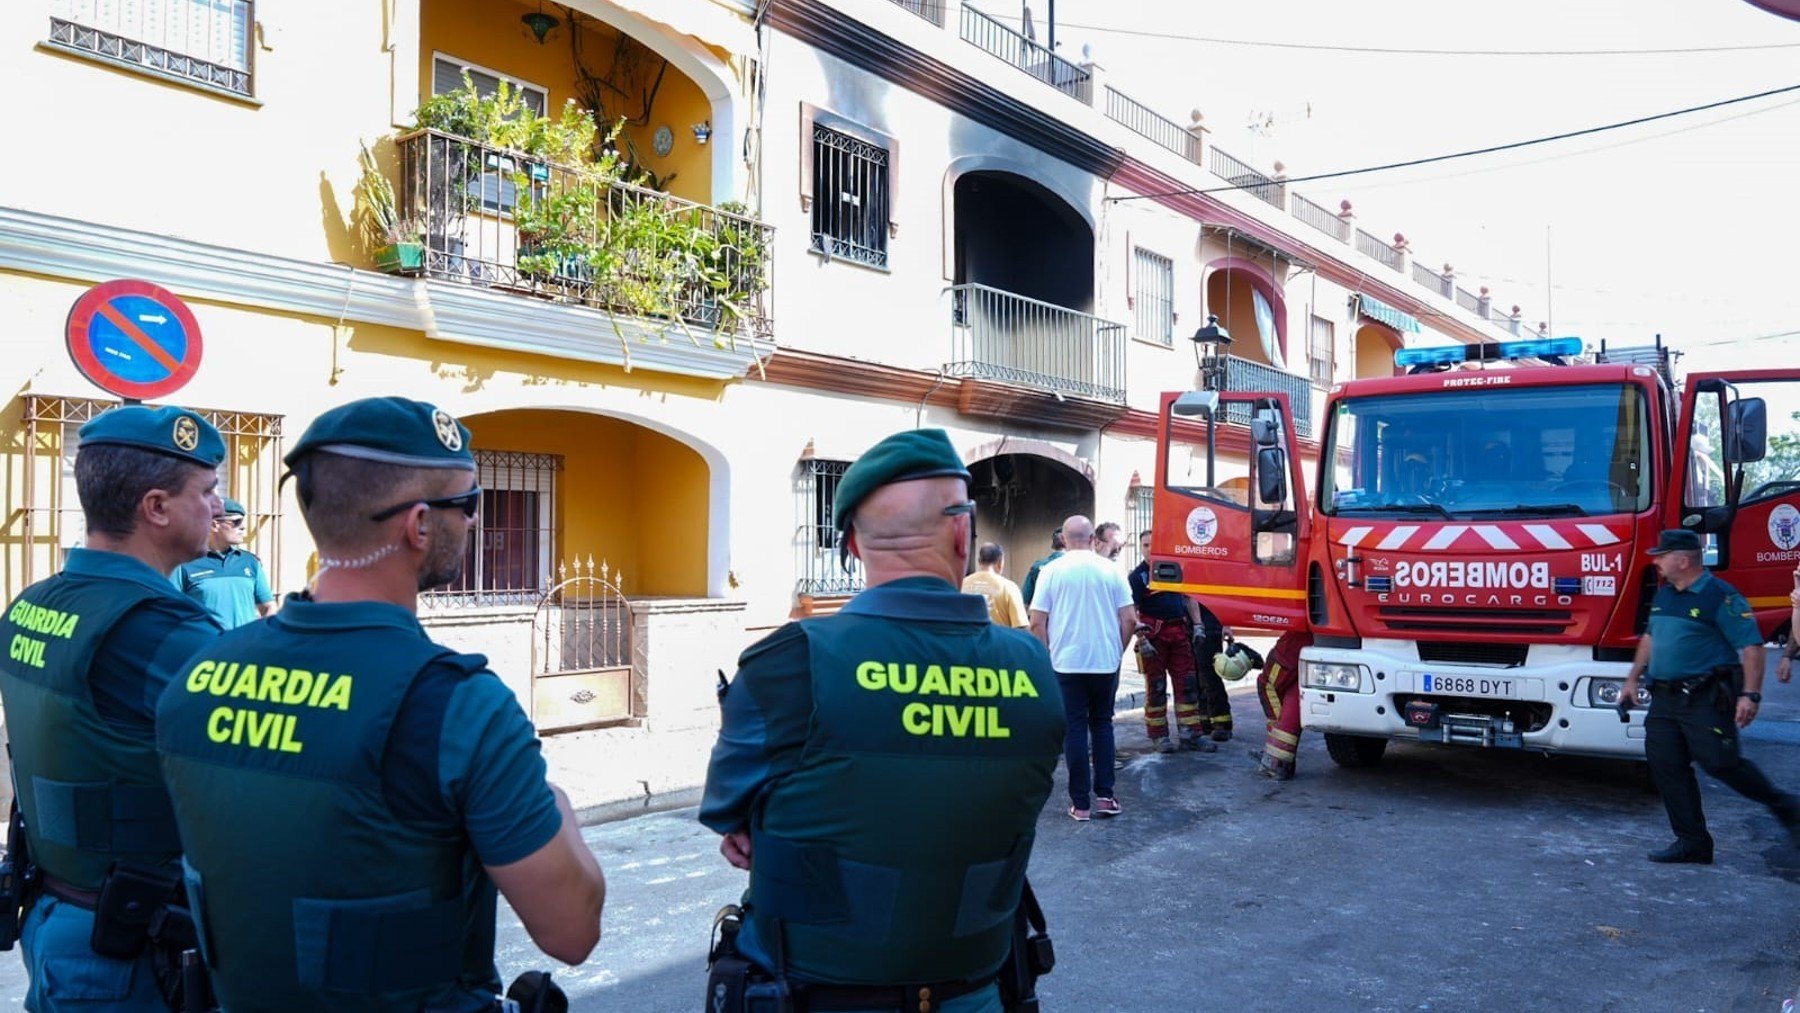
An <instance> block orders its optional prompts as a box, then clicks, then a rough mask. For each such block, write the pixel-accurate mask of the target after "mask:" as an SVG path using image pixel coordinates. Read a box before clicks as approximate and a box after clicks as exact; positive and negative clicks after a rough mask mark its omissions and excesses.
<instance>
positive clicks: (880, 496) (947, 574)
mask: <svg viewBox="0 0 1800 1013" xmlns="http://www.w3.org/2000/svg"><path fill="white" fill-rule="evenodd" d="M968 499H969V483H968V482H966V481H965V480H963V479H961V478H956V477H945V478H921V479H915V480H913V481H910V482H894V483H891V484H889V485H884V486H882V487H881V488H879V489H877V490H875V491H874V492H872V493H870V494H869V497H868V498H867V499H865V500H863V501H862V503H860V504H859V505H858V506H857V508H856V515H855V516H854V517H853V518H851V521H850V530H851V533H852V535H853V536H854V539H853V540H852V542H851V548H852V550H853V551H854V552H855V553H856V556H857V558H858V559H861V560H862V562H863V567H864V569H866V570H867V571H868V576H869V583H870V584H872V585H873V584H880V583H885V582H886V581H889V580H897V579H899V578H900V577H903V576H914V575H919V574H931V575H935V576H941V577H943V578H944V579H946V580H949V581H951V582H952V583H954V582H956V581H959V580H961V579H962V573H963V570H964V569H965V568H966V565H967V560H968V557H969V523H970V521H969V520H968V517H967V515H966V514H957V515H951V516H946V515H945V513H944V508H945V507H951V506H955V505H957V504H959V503H966V502H968Z"/></svg>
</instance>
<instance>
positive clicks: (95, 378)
mask: <svg viewBox="0 0 1800 1013" xmlns="http://www.w3.org/2000/svg"><path fill="white" fill-rule="evenodd" d="M68 344H69V357H70V358H72V359H73V360H75V368H76V369H79V370H80V371H81V375H83V376H85V377H87V378H88V379H89V380H90V381H92V382H93V383H94V384H95V385H96V386H98V387H100V388H101V389H102V390H105V391H107V392H109V393H112V394H116V395H118V396H119V397H122V398H130V399H134V400H140V401H141V400H148V399H151V398H162V397H167V396H169V395H170V394H173V393H174V392H176V391H177V390H180V389H181V388H182V387H183V386H185V385H186V384H187V382H188V381H189V380H191V379H193V378H194V373H195V372H197V371H198V370H199V368H200V353H201V339H200V325H199V323H198V322H196V321H195V320H194V314H193V311H191V310H189V309H188V308H187V304H185V303H183V302H182V301H181V300H180V299H177V298H176V297H175V295H174V293H172V292H170V291H168V290H167V289H164V288H162V287H160V286H157V285H152V284H151V283H149V282H147V281H134V280H122V281H109V282H104V283H102V284H99V285H95V286H94V287H93V288H91V289H89V290H88V291H87V292H85V293H84V294H83V295H82V296H81V298H80V299H77V300H75V305H74V307H73V308H71V309H70V310H69V324H68Z"/></svg>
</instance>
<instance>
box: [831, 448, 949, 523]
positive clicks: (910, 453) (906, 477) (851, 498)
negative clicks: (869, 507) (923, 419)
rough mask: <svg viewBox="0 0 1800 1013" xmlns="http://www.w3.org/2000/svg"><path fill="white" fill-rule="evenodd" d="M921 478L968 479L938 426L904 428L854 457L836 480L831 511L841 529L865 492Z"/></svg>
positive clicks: (866, 494) (867, 495) (865, 495)
mask: <svg viewBox="0 0 1800 1013" xmlns="http://www.w3.org/2000/svg"><path fill="white" fill-rule="evenodd" d="M921 478H960V479H962V480H963V481H965V482H966V481H968V480H969V469H968V468H965V467H963V462H962V458H961V457H960V456H958V455H957V453H956V448H955V447H952V446H951V445H950V437H949V436H947V435H945V434H944V431H943V430H942V429H908V430H907V431H905V432H903V433H895V434H894V435H892V436H890V437H888V438H887V439H885V440H882V441H881V442H880V443H877V444H875V445H874V446H873V447H870V448H869V450H868V452H867V453H865V454H863V455H862V456H861V457H859V458H857V459H856V463H855V464H852V465H851V466H850V468H849V470H847V471H845V472H844V477H843V478H841V479H839V480H838V487H837V498H836V499H834V500H833V501H832V504H831V513H832V516H833V517H834V518H835V519H836V521H837V526H838V529H839V530H840V531H841V530H843V529H845V528H848V527H849V526H850V515H851V514H852V513H854V512H855V511H856V508H857V507H858V506H859V505H861V504H862V501H863V500H865V499H868V498H869V494H870V493H872V492H874V491H875V490H877V489H879V488H881V487H882V486H884V485H890V484H892V483H894V482H911V481H914V480H915V479H921Z"/></svg>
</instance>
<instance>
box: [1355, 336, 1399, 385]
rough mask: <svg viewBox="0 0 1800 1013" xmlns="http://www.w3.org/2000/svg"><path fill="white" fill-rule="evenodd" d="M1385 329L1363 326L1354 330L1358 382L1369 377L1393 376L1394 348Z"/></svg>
mask: <svg viewBox="0 0 1800 1013" xmlns="http://www.w3.org/2000/svg"><path fill="white" fill-rule="evenodd" d="M1390 333H1391V332H1389V331H1388V329H1387V328H1385V327H1380V326H1377V325H1375V324H1364V325H1363V326H1361V327H1359V328H1357V329H1356V373H1355V374H1354V376H1355V378H1356V379H1358V380H1360V379H1363V378H1364V377H1370V376H1393V375H1394V346H1393V344H1392V342H1391V341H1390V339H1389V334H1390Z"/></svg>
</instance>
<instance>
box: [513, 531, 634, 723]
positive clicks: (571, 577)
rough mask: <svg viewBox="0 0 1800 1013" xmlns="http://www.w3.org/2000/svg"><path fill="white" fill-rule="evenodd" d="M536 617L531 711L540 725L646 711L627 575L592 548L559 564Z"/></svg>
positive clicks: (609, 719) (617, 718)
mask: <svg viewBox="0 0 1800 1013" xmlns="http://www.w3.org/2000/svg"><path fill="white" fill-rule="evenodd" d="M556 576H557V583H556V584H555V585H553V586H552V587H551V588H550V590H548V591H546V592H545V593H544V596H543V597H542V598H541V599H539V600H538V606H537V613H536V614H535V615H533V616H532V619H531V719H532V721H533V723H535V724H536V725H537V728H538V731H539V732H540V733H545V734H547V733H550V732H564V731H573V730H575V729H578V728H593V727H595V726H598V725H605V724H617V723H619V722H623V721H629V720H631V719H633V718H637V717H641V716H642V708H641V703H640V701H641V697H642V693H641V691H640V687H639V684H638V677H637V665H636V664H635V661H636V655H635V652H634V651H633V649H632V619H631V603H630V602H629V601H627V600H626V599H625V595H624V593H623V592H621V591H620V590H619V585H620V584H622V583H624V575H623V574H622V573H620V572H619V571H617V570H613V569H612V568H611V567H609V566H608V565H607V564H606V563H605V562H604V561H602V562H601V563H600V564H599V566H597V567H596V566H595V564H594V558H593V557H592V556H589V557H588V558H587V560H586V564H585V566H584V565H583V561H582V560H580V559H577V560H575V562H574V563H573V564H572V565H571V564H559V565H558V566H557V572H556Z"/></svg>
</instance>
